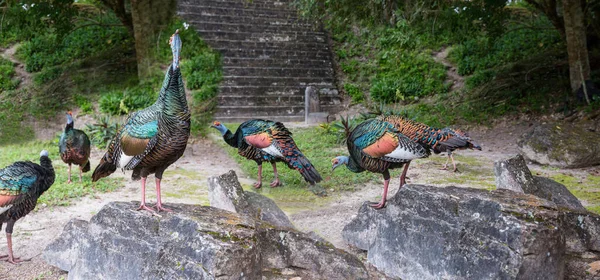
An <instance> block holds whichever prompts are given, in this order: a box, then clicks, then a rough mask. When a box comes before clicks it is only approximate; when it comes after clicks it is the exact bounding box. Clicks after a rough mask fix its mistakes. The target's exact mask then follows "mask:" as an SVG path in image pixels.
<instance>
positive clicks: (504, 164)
mask: <svg viewBox="0 0 600 280" xmlns="http://www.w3.org/2000/svg"><path fill="white" fill-rule="evenodd" d="M494 173H495V174H496V188H497V189H507V190H511V191H515V192H520V193H526V194H533V195H535V196H537V197H541V198H544V199H547V200H550V201H552V202H554V203H556V205H557V206H558V207H559V208H566V209H569V210H571V211H579V212H583V213H586V212H587V210H586V209H585V207H583V205H582V204H581V202H580V201H579V199H577V197H575V196H574V195H573V194H572V193H571V192H569V190H568V189H567V187H565V186H564V185H563V184H561V183H558V182H556V181H554V180H552V179H549V178H544V177H538V176H533V175H532V174H531V171H529V168H527V164H526V163H525V159H523V157H522V156H521V155H515V156H513V157H510V158H508V159H505V160H499V161H496V162H494Z"/></svg>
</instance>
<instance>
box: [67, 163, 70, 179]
mask: <svg viewBox="0 0 600 280" xmlns="http://www.w3.org/2000/svg"><path fill="white" fill-rule="evenodd" d="M70 183H71V164H70V163H69V179H68V180H67V184H70Z"/></svg>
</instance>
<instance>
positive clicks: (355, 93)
mask: <svg viewBox="0 0 600 280" xmlns="http://www.w3.org/2000/svg"><path fill="white" fill-rule="evenodd" d="M344 90H345V91H346V93H348V95H350V97H352V102H354V103H359V102H361V101H363V99H364V95H363V93H362V91H361V90H360V88H359V87H358V86H357V85H355V84H344Z"/></svg>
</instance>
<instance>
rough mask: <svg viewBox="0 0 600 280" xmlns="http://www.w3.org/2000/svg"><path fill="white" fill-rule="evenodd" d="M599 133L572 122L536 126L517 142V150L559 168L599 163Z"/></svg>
mask: <svg viewBox="0 0 600 280" xmlns="http://www.w3.org/2000/svg"><path fill="white" fill-rule="evenodd" d="M599 136H600V134H599V133H598V132H592V131H589V130H587V129H585V128H584V127H582V126H579V125H575V124H564V125H563V124H542V125H538V126H535V127H534V128H533V129H531V130H530V131H528V132H526V133H525V134H523V135H522V136H521V138H520V139H519V141H518V145H519V150H520V152H521V153H522V154H523V155H524V156H525V157H526V158H527V159H529V160H531V161H533V162H537V163H539V164H544V165H551V166H556V167H561V168H577V167H587V166H593V165H598V164H600V138H599Z"/></svg>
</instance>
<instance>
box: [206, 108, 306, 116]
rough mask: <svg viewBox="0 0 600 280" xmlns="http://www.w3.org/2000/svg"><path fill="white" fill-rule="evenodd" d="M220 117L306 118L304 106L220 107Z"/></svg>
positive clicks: (218, 110)
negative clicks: (295, 116) (296, 116)
mask: <svg viewBox="0 0 600 280" xmlns="http://www.w3.org/2000/svg"><path fill="white" fill-rule="evenodd" d="M216 113H217V114H218V115H220V116H246V117H256V116H271V117H272V116H294V115H301V116H304V106H219V107H218V108H217V111H216Z"/></svg>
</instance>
